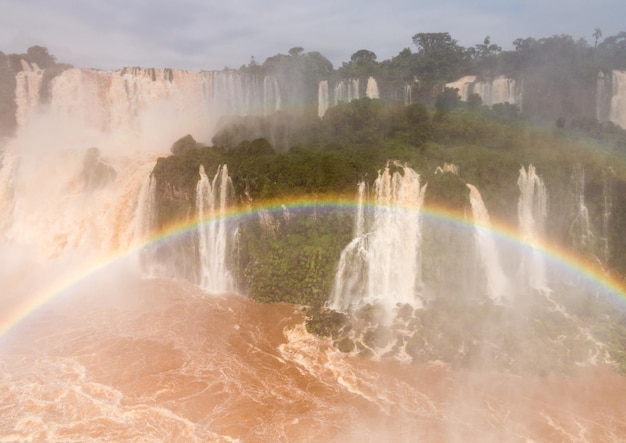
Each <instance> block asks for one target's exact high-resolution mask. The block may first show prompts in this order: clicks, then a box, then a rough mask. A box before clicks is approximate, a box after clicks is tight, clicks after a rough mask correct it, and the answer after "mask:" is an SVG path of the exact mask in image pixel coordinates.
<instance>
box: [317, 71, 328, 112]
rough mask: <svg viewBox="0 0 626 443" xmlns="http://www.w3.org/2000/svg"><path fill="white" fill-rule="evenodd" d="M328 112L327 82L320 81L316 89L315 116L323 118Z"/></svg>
mask: <svg viewBox="0 0 626 443" xmlns="http://www.w3.org/2000/svg"><path fill="white" fill-rule="evenodd" d="M327 110H328V81H327V80H322V81H321V82H320V84H319V86H318V88H317V115H318V117H319V118H322V117H324V114H326V111H327Z"/></svg>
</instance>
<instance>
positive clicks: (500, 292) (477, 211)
mask: <svg viewBox="0 0 626 443" xmlns="http://www.w3.org/2000/svg"><path fill="white" fill-rule="evenodd" d="M467 187H468V188H469V190H470V204H471V206H472V215H473V217H474V238H475V241H476V246H477V250H478V253H479V259H480V263H481V265H482V268H483V271H484V273H485V277H486V285H487V295H488V296H489V298H491V299H492V300H493V301H495V302H496V303H500V302H501V301H502V299H503V298H506V297H510V296H511V290H512V288H511V286H510V283H509V281H508V279H507V277H506V275H505V273H504V270H503V268H502V266H501V264H500V258H499V256H498V250H497V247H496V242H495V239H494V237H493V233H492V231H491V222H490V220H489V213H488V212H487V208H486V207H485V204H484V202H483V199H482V196H481V195H480V192H479V191H478V189H477V188H476V187H475V186H473V185H470V184H469V183H468V184H467Z"/></svg>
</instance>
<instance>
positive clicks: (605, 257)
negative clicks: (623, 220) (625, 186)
mask: <svg viewBox="0 0 626 443" xmlns="http://www.w3.org/2000/svg"><path fill="white" fill-rule="evenodd" d="M612 177H613V171H605V172H604V175H603V177H602V178H603V182H604V185H603V187H602V203H603V205H602V237H601V238H600V248H601V250H600V254H601V259H602V263H604V264H607V263H608V262H609V258H610V257H611V250H610V248H609V227H610V223H611V213H612V211H613V180H612Z"/></svg>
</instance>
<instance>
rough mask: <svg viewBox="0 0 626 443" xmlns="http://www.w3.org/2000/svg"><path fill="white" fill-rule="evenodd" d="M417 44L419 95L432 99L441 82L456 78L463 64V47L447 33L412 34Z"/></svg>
mask: <svg viewBox="0 0 626 443" xmlns="http://www.w3.org/2000/svg"><path fill="white" fill-rule="evenodd" d="M413 43H414V44H415V46H417V49H418V52H417V57H416V70H417V75H418V77H419V78H420V81H421V89H422V90H421V91H420V95H421V96H422V98H423V99H425V100H432V97H434V96H435V95H436V94H437V93H438V92H439V91H440V90H441V86H442V83H445V82H448V81H452V80H454V79H455V78H458V76H459V75H461V73H462V72H463V71H465V70H466V66H465V49H464V48H463V47H462V46H459V45H458V44H457V42H456V40H454V39H453V38H452V37H451V36H450V34H449V33H447V32H432V33H419V34H415V35H414V36H413Z"/></svg>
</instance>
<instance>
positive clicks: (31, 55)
mask: <svg viewBox="0 0 626 443" xmlns="http://www.w3.org/2000/svg"><path fill="white" fill-rule="evenodd" d="M26 59H27V60H28V61H29V62H30V63H36V64H37V66H39V67H40V68H41V69H45V68H47V67H49V66H52V65H54V64H55V58H54V57H53V56H51V55H50V54H49V53H48V49H46V48H44V47H43V46H31V47H30V48H28V49H27V50H26Z"/></svg>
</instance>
